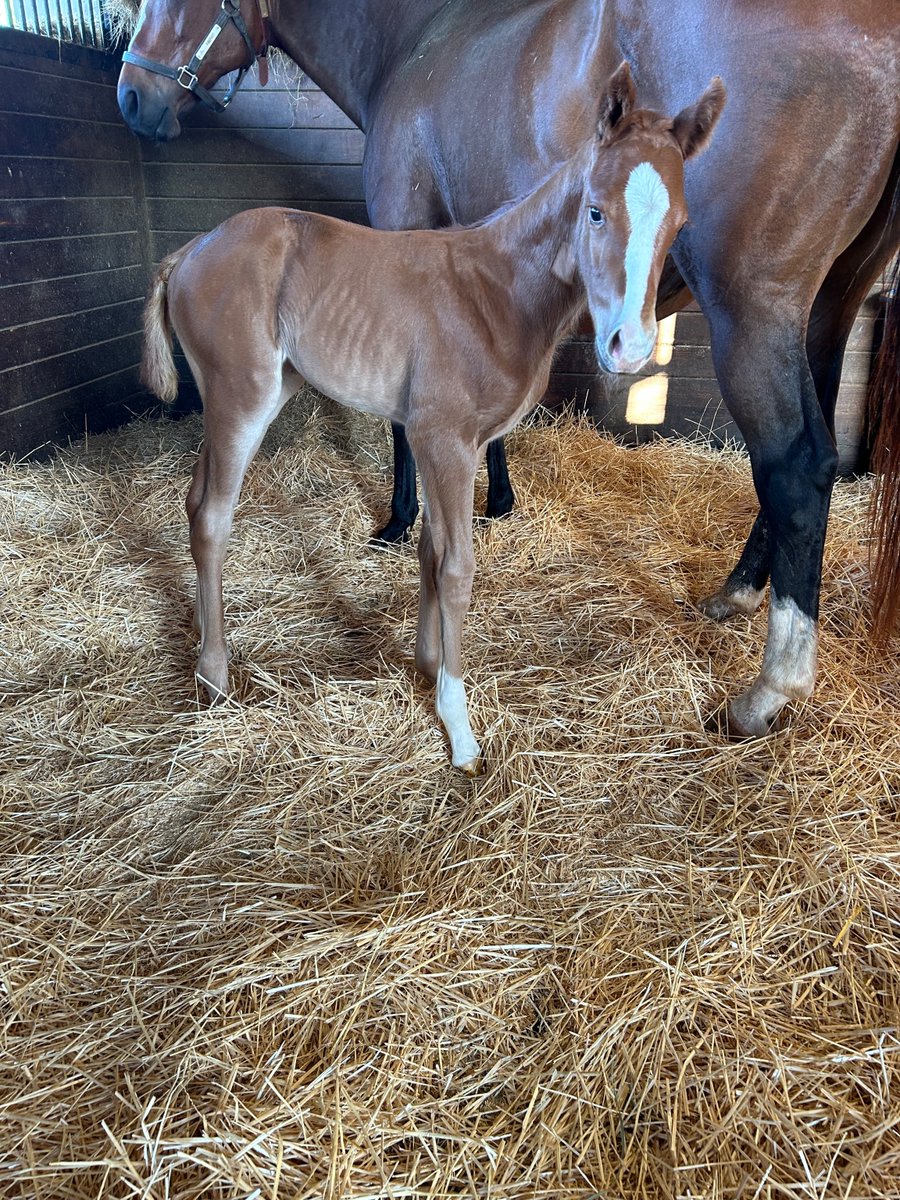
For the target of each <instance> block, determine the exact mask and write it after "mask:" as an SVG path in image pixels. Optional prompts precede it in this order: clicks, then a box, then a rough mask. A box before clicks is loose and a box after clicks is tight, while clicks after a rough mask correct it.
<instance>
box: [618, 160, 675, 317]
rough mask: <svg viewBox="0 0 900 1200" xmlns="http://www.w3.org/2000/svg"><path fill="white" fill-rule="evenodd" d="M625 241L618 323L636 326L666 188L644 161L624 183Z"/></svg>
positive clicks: (663, 214)
mask: <svg viewBox="0 0 900 1200" xmlns="http://www.w3.org/2000/svg"><path fill="white" fill-rule="evenodd" d="M625 210H626V212H627V213H628V224H629V234H628V245H627V246H626V247H625V299H624V301H623V303H622V325H623V326H633V327H639V326H640V324H641V313H642V311H643V308H644V302H645V301H646V299H647V285H648V283H649V282H650V268H651V267H652V265H653V256H654V254H655V252H656V241H657V238H658V237H659V231H660V229H662V224H663V221H664V220H665V218H666V213H667V212H668V211H669V192H668V189H667V188H666V185H665V184H664V183H663V181H662V176H661V175H660V174H659V172H658V171H657V170H656V168H655V167H653V166H651V165H650V163H648V162H642V163H638V165H637V166H636V167H635V168H634V170H633V171H632V172H631V174H630V175H629V176H628V183H627V184H626V185H625Z"/></svg>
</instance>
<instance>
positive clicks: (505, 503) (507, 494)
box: [484, 438, 516, 517]
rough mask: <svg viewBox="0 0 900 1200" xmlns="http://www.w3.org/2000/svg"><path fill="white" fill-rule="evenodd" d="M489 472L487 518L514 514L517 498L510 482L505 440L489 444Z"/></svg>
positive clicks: (500, 439)
mask: <svg viewBox="0 0 900 1200" xmlns="http://www.w3.org/2000/svg"><path fill="white" fill-rule="evenodd" d="M487 472H488V493H487V505H486V506H485V510H484V515H485V516H486V517H505V516H507V515H508V514H509V513H511V512H512V510H513V506H514V505H515V503H516V497H515V493H514V492H513V490H512V484H511V483H510V481H509V467H508V466H507V465H506V448H505V446H504V444H503V438H496V439H495V440H494V441H493V442H488V448H487Z"/></svg>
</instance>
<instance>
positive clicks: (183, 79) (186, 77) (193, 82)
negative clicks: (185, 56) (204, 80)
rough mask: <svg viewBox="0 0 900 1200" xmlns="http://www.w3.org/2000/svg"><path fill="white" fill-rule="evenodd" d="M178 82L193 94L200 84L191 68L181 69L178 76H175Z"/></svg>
mask: <svg viewBox="0 0 900 1200" xmlns="http://www.w3.org/2000/svg"><path fill="white" fill-rule="evenodd" d="M175 78H176V79H177V80H178V82H179V83H180V84H181V86H182V87H183V88H185V89H186V90H187V91H189V92H192V91H193V90H194V88H195V87H196V86H197V84H198V83H199V82H200V81H199V79H198V78H197V76H196V75H195V74H194V72H193V71H192V70H191V69H190V67H179V68H178V74H177V75H176V76H175Z"/></svg>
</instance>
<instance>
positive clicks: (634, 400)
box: [625, 371, 669, 425]
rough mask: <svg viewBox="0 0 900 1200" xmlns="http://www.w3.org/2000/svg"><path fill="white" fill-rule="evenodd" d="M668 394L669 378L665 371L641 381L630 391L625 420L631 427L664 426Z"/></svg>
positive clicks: (632, 386)
mask: <svg viewBox="0 0 900 1200" xmlns="http://www.w3.org/2000/svg"><path fill="white" fill-rule="evenodd" d="M668 394H669V377H668V375H667V374H666V373H665V371H660V372H659V373H658V374H656V375H648V376H647V378H646V379H639V380H638V381H637V382H636V383H633V384H632V385H631V387H630V388H629V389H628V404H627V406H626V408H625V420H626V421H627V422H628V424H629V425H662V423H663V421H665V419H666V397H667V396H668Z"/></svg>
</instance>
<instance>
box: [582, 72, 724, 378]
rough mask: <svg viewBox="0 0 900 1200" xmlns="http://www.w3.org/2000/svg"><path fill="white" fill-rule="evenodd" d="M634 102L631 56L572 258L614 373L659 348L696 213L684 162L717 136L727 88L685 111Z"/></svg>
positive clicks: (607, 104) (602, 126) (601, 350)
mask: <svg viewBox="0 0 900 1200" xmlns="http://www.w3.org/2000/svg"><path fill="white" fill-rule="evenodd" d="M634 101H635V89H634V82H633V80H632V77H631V70H630V68H629V66H628V64H627V63H623V64H622V65H621V66H620V67H619V69H618V70H617V71H616V73H615V75H613V77H612V79H611V80H610V82H609V84H608V85H607V90H606V95H605V96H604V98H603V102H602V106H601V116H600V122H599V125H598V127H597V133H596V136H595V137H594V139H593V145H592V149H591V158H590V164H589V167H588V172H587V176H586V178H585V182H584V192H583V195H582V201H583V203H582V209H581V212H580V213H579V214H578V218H577V222H576V226H575V233H574V236H573V238H572V243H571V245H570V246H569V247H568V249H567V251H566V252H565V254H564V262H563V265H562V270H563V271H566V270H568V271H570V272H572V274H574V273H575V272H576V271H577V273H578V274H579V275H580V276H581V279H582V280H583V282H584V285H585V288H586V290H587V297H588V306H589V308H590V312H591V317H592V319H593V322H594V328H595V330H596V349H597V358H598V360H599V362H600V365H601V367H603V368H604V370H607V371H625V372H631V371H637V370H638V369H639V368H640V367H642V366H643V365H644V363H645V362H646V361H647V359H648V358H649V357H650V355H651V354H652V353H653V349H654V346H655V344H656V334H657V329H656V291H657V287H658V285H659V278H660V275H661V273H662V269H663V264H664V262H665V259H666V255H667V254H668V252H669V248H670V247H671V245H672V243H673V241H674V240H675V237H676V236H677V234H678V232H679V230H680V229H681V227H682V226H683V225H684V224H685V222H686V221H687V207H686V204H685V199H684V163H685V160H686V159H688V158H690V157H691V156H692V155H694V154H697V153H698V152H699V151H700V150H702V149H703V148H704V147H705V146H706V145H707V143H708V142H709V139H710V137H711V135H712V131H713V128H714V126H715V124H716V121H717V120H718V119H719V114H720V113H721V111H722V108H723V106H724V104H725V89H724V87H723V86H722V81H721V80H720V79H718V78H716V79H714V80H713V81H712V83H710V85H709V87H708V88H707V89H706V91H705V92H704V93H703V95H702V96H701V97H700V99H699V100H698V101H697V103H696V104H693V105H691V106H690V107H688V108H685V109H684V110H683V111H682V112H680V113H679V114H678V116H677V117H663V116H661V115H660V114H659V113H654V112H650V111H649V110H647V109H635V107H634ZM565 260H567V261H565Z"/></svg>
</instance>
